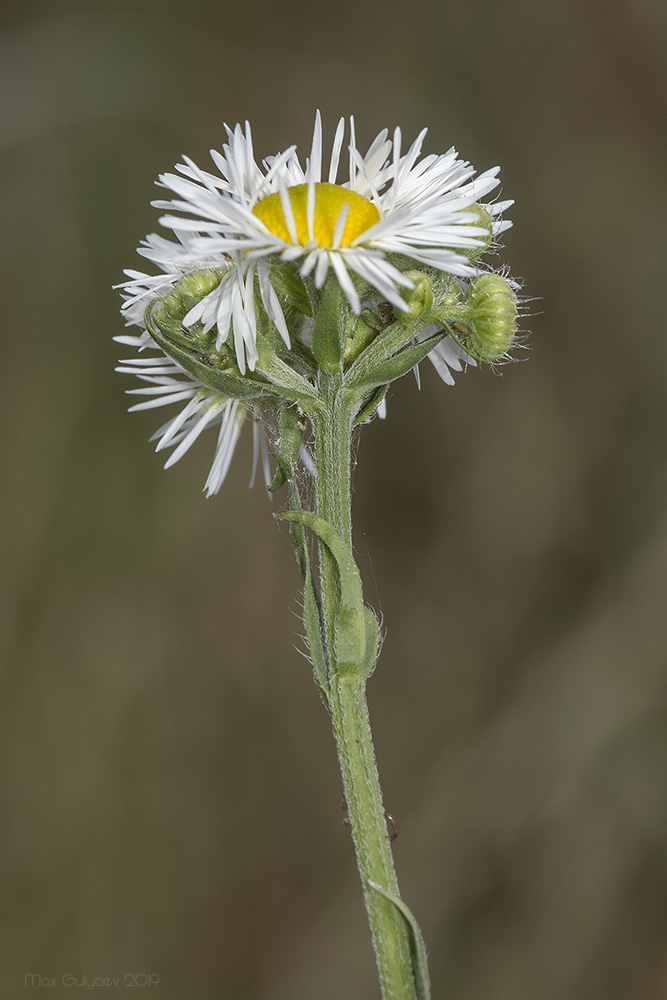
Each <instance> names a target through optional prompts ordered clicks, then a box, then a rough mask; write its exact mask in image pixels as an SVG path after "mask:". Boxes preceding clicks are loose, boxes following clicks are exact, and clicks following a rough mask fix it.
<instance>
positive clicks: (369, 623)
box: [362, 607, 380, 681]
mask: <svg viewBox="0 0 667 1000" xmlns="http://www.w3.org/2000/svg"><path fill="white" fill-rule="evenodd" d="M364 630H365V635H366V643H365V649H364V662H363V669H362V679H363V680H364V681H367V680H368V678H369V677H370V676H371V674H372V673H373V671H374V670H375V664H376V663H377V658H378V653H379V652H380V625H379V622H378V620H377V618H376V617H375V615H374V614H373V612H372V611H371V609H370V608H368V607H364Z"/></svg>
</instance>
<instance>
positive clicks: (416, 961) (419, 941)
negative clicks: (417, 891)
mask: <svg viewBox="0 0 667 1000" xmlns="http://www.w3.org/2000/svg"><path fill="white" fill-rule="evenodd" d="M368 884H369V886H370V887H371V889H374V890H375V892H379V893H380V895H381V896H384V898H385V899H388V900H389V902H390V903H393V904H394V906H395V907H396V909H397V910H398V912H399V913H400V915H401V916H402V917H403V920H404V921H405V923H406V925H407V928H408V937H409V941H410V957H411V959H412V975H413V976H414V980H415V991H416V994H417V1000H431V982H430V979H429V975H428V961H427V957H426V945H425V944H424V938H423V937H422V932H421V931H420V929H419V924H418V923H417V921H416V920H415V918H414V916H413V915H412V913H411V912H410V910H409V909H408V908H407V906H406V905H405V903H404V902H403V900H402V899H399V897H398V896H395V895H394V893H393V892H390V891H389V890H388V889H385V888H383V887H382V886H381V885H378V883H377V882H372V881H371V880H370V879H369V880H368Z"/></svg>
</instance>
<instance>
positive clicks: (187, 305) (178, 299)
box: [164, 267, 224, 320]
mask: <svg viewBox="0 0 667 1000" xmlns="http://www.w3.org/2000/svg"><path fill="white" fill-rule="evenodd" d="M223 274H224V271H222V270H221V269H220V268H217V267H210V268H207V269H206V270H202V271H190V272H189V273H188V274H184V275H183V277H182V278H181V279H180V280H179V281H177V282H176V284H175V285H174V287H173V288H172V289H171V291H170V292H169V294H168V295H167V296H166V297H165V300H164V308H165V311H166V312H167V314H168V315H169V316H170V317H171V318H172V319H176V320H182V319H183V318H184V317H185V316H186V315H187V314H188V313H189V312H190V310H191V309H192V308H193V307H194V306H196V305H197V303H198V302H201V300H202V299H203V298H205V296H207V295H208V294H209V292H212V291H213V289H214V288H217V287H218V285H219V284H220V281H221V279H222V276H223Z"/></svg>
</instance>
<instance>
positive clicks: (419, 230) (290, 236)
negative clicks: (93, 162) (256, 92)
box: [124, 112, 512, 372]
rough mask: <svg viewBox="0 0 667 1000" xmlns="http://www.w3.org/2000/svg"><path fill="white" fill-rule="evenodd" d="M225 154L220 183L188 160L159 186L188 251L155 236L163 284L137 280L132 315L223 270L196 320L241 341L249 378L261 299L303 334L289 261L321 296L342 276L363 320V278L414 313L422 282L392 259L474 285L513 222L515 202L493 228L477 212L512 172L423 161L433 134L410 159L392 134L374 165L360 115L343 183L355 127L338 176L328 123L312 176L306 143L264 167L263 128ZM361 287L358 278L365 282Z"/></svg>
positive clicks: (217, 160) (316, 147) (131, 288)
mask: <svg viewBox="0 0 667 1000" xmlns="http://www.w3.org/2000/svg"><path fill="white" fill-rule="evenodd" d="M225 127H226V130H227V142H226V143H224V144H223V147H222V151H221V152H220V151H218V150H215V149H213V150H211V157H212V160H213V164H214V166H215V168H216V170H217V172H216V173H213V172H210V171H205V170H202V169H200V168H199V167H198V166H197V165H196V164H195V163H194V162H193V161H192V160H191V159H190V158H189V157H185V156H184V157H183V162H182V163H179V164H177V166H176V171H177V173H168V174H162V175H161V176H160V178H159V184H160V185H161V186H162V187H163V188H164V189H166V190H167V191H169V192H171V193H172V194H173V195H174V196H175V197H174V198H172V199H170V200H158V201H155V202H153V204H154V206H155V207H156V208H159V209H162V210H164V211H166V212H167V213H168V214H166V215H164V216H163V217H162V218H161V219H160V222H161V224H162V225H163V226H164V227H166V228H167V229H170V230H171V231H172V232H173V233H174V236H175V237H176V240H175V241H168V240H165V239H163V238H161V237H158V236H155V235H152V236H149V237H148V239H147V240H146V241H145V243H144V244H143V245H142V246H141V247H140V248H139V253H140V254H141V255H142V256H144V257H146V258H147V259H148V260H150V261H152V262H153V263H154V264H156V265H157V266H158V267H159V268H160V269H161V271H162V274H161V275H159V276H157V277H155V278H151V277H150V276H148V275H145V274H143V273H142V272H137V271H131V272H126V273H127V277H128V279H129V280H128V281H127V282H125V285H124V287H125V289H126V292H127V300H126V304H125V307H124V308H125V311H126V313H127V315H128V319H129V321H130V322H132V317H133V315H134V311H135V310H136V308H137V307H138V306H139V305H140V304H141V303H142V302H144V303H145V301H146V299H147V294H150V291H149V290H148V289H149V287H150V284H151V281H152V282H153V286H154V288H160V287H163V286H164V285H165V284H168V283H169V282H173V281H175V280H178V277H179V276H180V275H181V274H183V273H186V272H188V271H191V270H196V269H198V268H205V267H210V266H211V265H212V264H214V265H215V266H218V267H220V266H222V267H225V268H226V274H225V275H224V277H223V278H222V280H221V281H220V284H219V285H218V286H217V288H215V289H214V290H213V291H211V292H210V294H209V295H207V296H206V297H205V298H203V299H202V300H201V301H200V302H198V303H197V304H196V305H195V306H194V307H193V308H192V310H191V311H190V312H189V313H188V315H187V316H186V317H185V319H184V323H185V325H186V326H188V325H191V324H194V323H197V322H201V323H202V324H203V327H204V331H208V330H211V329H214V328H215V330H216V338H217V344H218V346H219V345H220V344H222V343H223V342H226V341H230V342H231V343H232V344H233V346H234V351H235V354H236V358H237V360H238V365H239V369H240V371H241V372H244V371H245V370H246V367H247V368H249V369H251V370H253V369H254V368H255V366H256V363H257V346H256V342H257V323H256V298H259V299H260V301H261V305H262V306H263V308H264V310H265V311H266V314H267V315H268V316H269V318H270V319H271V321H272V322H273V323H274V324H275V326H276V328H277V330H278V332H279V334H280V336H281V337H282V338H283V340H284V342H285V344H286V345H287V346H289V344H290V332H289V329H288V325H287V322H286V318H285V314H284V310H283V307H282V305H281V302H280V299H279V297H278V294H277V292H276V288H275V287H274V282H273V280H272V266H273V265H274V264H275V263H276V262H279V261H281V262H297V263H298V268H299V273H300V275H301V276H302V277H304V278H306V277H308V276H309V275H312V276H313V280H314V284H315V286H316V288H322V286H323V285H324V282H325V281H326V278H327V275H328V274H329V272H330V271H333V272H334V274H335V275H336V278H337V279H338V281H339V282H340V285H341V287H342V288H343V290H344V291H345V294H346V297H347V299H348V301H349V303H350V306H351V308H352V310H353V311H354V312H355V313H356V314H357V315H358V314H359V313H360V311H361V308H362V297H361V293H360V291H359V288H358V285H359V279H360V281H361V282H362V283H364V284H365V285H367V286H368V287H369V288H370V289H371V290H372V291H373V292H374V293H375V294H376V295H377V296H379V297H380V298H382V299H384V300H385V301H387V302H389V303H391V304H392V305H393V306H394V307H396V308H397V309H399V310H401V309H405V300H404V298H403V297H402V295H401V292H400V289H401V288H405V287H408V288H409V287H410V285H411V283H410V281H409V279H407V278H406V277H405V275H404V274H403V272H402V271H401V270H400V269H399V268H398V267H397V266H396V265H395V263H393V262H392V260H391V259H390V258H391V257H392V255H396V254H400V255H404V256H406V257H409V258H410V259H411V260H412V261H413V262H416V263H417V264H421V265H424V266H427V267H431V268H435V269H437V270H440V271H445V272H447V273H449V274H452V275H456V276H460V277H466V276H472V275H474V274H475V273H476V268H475V266H474V264H473V263H472V262H471V260H470V256H471V254H474V253H475V251H476V250H478V249H479V248H480V247H481V248H484V247H485V246H487V245H488V243H489V241H490V239H491V238H492V237H495V236H497V235H499V234H500V233H501V232H502V231H503V230H504V229H506V228H507V226H508V225H509V223H507V222H503V221H501V220H500V213H501V212H502V211H503V210H504V209H506V208H507V207H508V206H509V205H511V204H512V202H507V201H506V202H496V203H494V204H490V205H486V206H484V207H485V211H486V213H488V217H489V219H490V220H491V222H490V228H491V232H489V229H488V228H487V227H486V226H484V225H482V224H481V220H480V217H479V216H476V215H474V214H471V212H470V208H471V206H473V205H475V204H478V203H481V201H482V199H483V198H485V197H486V196H487V195H488V194H489V193H490V192H491V191H492V190H493V189H494V188H495V187H496V186H497V185H498V183H499V182H498V177H497V175H498V172H499V168H498V167H494V168H493V169H491V170H487V171H485V172H484V173H482V174H480V175H479V176H477V177H475V171H474V169H473V167H472V166H471V165H470V164H469V163H468V162H466V161H465V160H461V159H459V157H458V154H457V152H456V150H455V149H453V148H452V149H450V150H448V152H446V153H444V154H441V155H435V154H431V155H428V156H424V157H422V156H421V150H422V145H423V142H424V138H425V136H426V129H424V130H423V131H422V132H420V134H419V135H418V136H417V138H416V139H415V141H414V142H413V143H412V144H411V145H410V146H409V147H408V148H407V149H406V150H405V151H404V150H403V139H402V134H401V130H400V129H399V128H396V129H395V130H394V132H393V135H392V136H391V138H390V137H389V133H388V130H387V129H384V130H383V131H381V132H380V133H379V134H378V135H377V136H376V138H375V139H374V140H373V142H372V143H371V145H370V147H369V148H368V150H367V152H366V153H365V154H363V155H362V153H361V152H360V151H359V149H358V147H357V143H356V136H355V126H354V119H353V118H350V121H349V134H348V144H347V155H346V157H345V160H346V164H347V176H346V178H345V179H342V180H341V179H339V174H340V173H341V169H342V162H341V161H342V159H343V157H342V153H343V145H344V139H345V133H346V131H347V129H346V123H345V121H344V119H341V120H340V121H339V123H338V127H337V129H336V132H335V135H334V139H333V143H332V147H331V152H330V155H329V164H328V169H325V167H324V165H323V138H322V124H321V118H320V115H319V112H318V114H317V115H316V119H315V128H314V131H313V138H312V143H311V148H310V155H309V156H308V157H307V159H306V162H305V165H304V166H302V164H301V162H300V160H299V157H298V155H297V152H296V149H295V147H293V146H291V147H289V148H288V149H287V150H285V151H284V152H282V153H280V154H278V155H276V156H272V157H268V158H266V159H265V160H263V161H262V164H261V166H260V165H258V163H257V162H256V159H255V155H254V151H253V142H252V134H251V130H250V126H249V125H248V123H246V126H245V129H242V128H241V126H240V125H237V126H236V127H235V128H234V129H230V128H229V127H227V126H225ZM355 279H358V280H355Z"/></svg>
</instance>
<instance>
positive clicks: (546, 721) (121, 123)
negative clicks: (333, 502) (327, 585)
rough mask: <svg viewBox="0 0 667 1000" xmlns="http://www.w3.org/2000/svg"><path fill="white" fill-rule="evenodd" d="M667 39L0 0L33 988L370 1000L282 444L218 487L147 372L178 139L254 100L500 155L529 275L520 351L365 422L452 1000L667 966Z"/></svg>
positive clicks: (403, 801) (394, 756) (381, 600)
mask: <svg viewBox="0 0 667 1000" xmlns="http://www.w3.org/2000/svg"><path fill="white" fill-rule="evenodd" d="M666 29H667V8H666V7H665V5H664V2H662V0H608V2H606V3H605V2H603V0H590V2H587V3H584V4H580V3H577V2H576V0H561V2H560V3H551V4H538V3H529V2H526V0H493V2H491V0H471V2H470V3H453V2H452V0H444V2H442V0H415V2H412V3H409V4H405V3H403V2H398V0H368V2H363V0H362V2H355V3H352V2H349V0H338V2H337V3H336V4H332V5H328V4H313V3H306V2H304V0H294V2H287V3H284V4H269V3H261V2H258V0H245V2H236V3H230V2H225V0H218V2H217V3H213V2H211V0H190V2H189V3H185V2H181V0H160V2H158V0H55V2H53V0H24V2H23V3H21V4H16V5H11V4H9V5H5V8H4V13H3V14H2V34H1V36H0V81H1V84H2V86H1V88H0V92H1V95H2V96H1V97H0V145H1V146H2V184H1V187H0V191H1V202H2V206H1V215H2V226H1V232H2V241H1V244H0V246H1V251H0V252H1V254H2V274H3V288H2V297H1V302H2V310H3V312H4V321H3V331H2V352H3V353H2V366H1V372H0V377H1V379H2V387H1V389H0V408H1V410H2V420H3V433H2V438H1V444H2V452H3V454H2V458H1V459H0V468H1V469H2V472H3V473H4V477H3V478H4V489H3V494H2V495H3V511H2V519H1V526H2V553H1V563H2V566H3V571H4V572H3V592H2V600H1V602H0V607H1V616H2V629H1V633H2V638H1V648H2V661H3V668H2V673H1V675H0V678H1V683H2V695H3V697H2V708H1V723H2V724H1V726H0V734H1V735H0V739H1V741H2V757H1V763H0V774H1V776H2V787H3V792H2V794H3V810H2V832H1V834H0V837H1V841H2V847H3V860H2V869H1V870H2V886H1V888H0V898H1V899H2V910H3V919H2V926H3V932H2V938H1V943H0V995H1V996H2V997H3V998H4V997H7V998H8V1000H14V998H22V997H24V996H32V995H35V996H39V997H42V996H43V997H48V998H51V997H56V996H62V997H73V996H80V995H89V994H88V993H86V992H85V990H86V986H85V984H84V985H79V986H74V985H65V983H64V982H63V976H66V975H72V976H74V977H77V979H78V980H79V982H81V981H82V980H83V978H84V977H87V980H88V981H93V980H95V979H97V978H100V977H102V978H104V977H116V978H118V979H119V984H118V985H117V986H113V985H110V986H106V987H100V988H99V989H98V990H97V992H94V991H91V992H93V995H94V996H97V995H102V996H105V997H108V996H118V997H126V996H130V995H133V992H132V990H134V993H137V992H139V993H140V994H141V995H142V996H153V997H157V998H159V1000H214V998H215V1000H217V998H221V997H225V998H234V1000H338V998H345V1000H374V998H376V997H377V986H376V979H375V970H374V966H373V956H372V951H371V948H370V943H369V940H368V932H367V928H366V923H365V915H364V912H363V908H362V903H361V895H360V892H359V888H358V885H357V881H356V872H355V870H354V864H353V853H352V848H351V845H350V842H349V834H348V831H347V829H346V827H345V826H344V825H343V823H342V818H343V817H342V812H341V808H340V798H341V792H340V782H339V777H338V772H337V764H336V759H335V753H334V749H333V745H332V740H331V733H330V726H329V722H328V719H327V716H326V713H325V712H324V710H323V708H322V706H321V704H320V702H319V698H318V695H317V691H316V688H315V685H314V684H313V682H312V679H311V676H310V668H309V666H308V664H307V663H306V662H305V660H303V659H302V657H300V656H299V653H298V652H297V651H296V649H295V648H294V646H295V645H296V646H297V647H299V646H300V640H299V639H298V636H297V633H298V632H299V628H300V625H299V621H298V614H299V606H298V588H299V578H298V572H297V568H296V565H295V562H294V557H293V555H292V551H291V546H290V542H289V532H288V529H287V527H286V526H285V525H278V524H277V523H276V522H275V521H274V519H273V517H272V514H273V513H274V512H278V511H280V509H281V506H282V504H283V502H284V501H283V500H282V498H281V495H280V494H277V495H276V496H275V497H274V498H273V499H272V500H268V499H267V497H266V495H265V491H264V490H263V488H262V487H255V489H254V490H252V491H250V492H249V491H248V489H247V481H248V477H249V471H250V468H249V467H250V455H251V443H250V440H249V437H248V439H244V441H243V443H242V445H241V447H240V448H239V450H238V453H237V455H236V457H235V460H234V463H233V467H232V471H231V473H230V476H229V479H228V481H227V483H226V484H225V486H224V488H223V490H222V492H221V493H220V494H219V496H217V497H215V498H214V499H212V500H208V501H205V500H204V499H203V496H202V494H201V493H200V490H201V488H202V486H203V484H204V480H205V478H206V472H207V469H208V463H209V462H210V460H211V457H212V452H213V440H212V439H211V437H210V435H204V437H203V438H202V440H201V441H200V442H199V444H198V447H197V448H196V449H194V450H193V452H192V453H189V454H188V455H187V456H186V457H185V458H184V459H183V460H182V461H181V462H179V463H178V465H177V466H175V467H174V468H173V469H171V470H169V471H168V472H163V471H162V468H161V466H162V460H161V456H156V455H155V454H154V453H153V449H152V446H151V445H150V444H149V443H148V438H149V437H150V435H151V434H152V433H153V431H154V430H155V429H156V427H157V426H158V424H159V423H160V422H161V419H164V418H163V417H161V415H160V413H159V412H158V413H155V412H151V411H149V412H148V413H139V414H131V415H127V414H126V412H125V409H126V405H127V403H128V397H125V396H124V395H123V390H124V389H126V388H130V387H131V384H132V382H131V380H130V379H128V378H127V377H125V376H120V375H115V374H114V373H113V366H114V363H115V361H116V358H117V357H119V356H120V357H123V356H126V355H124V353H123V351H124V349H123V348H118V346H117V345H114V344H113V343H112V341H111V338H112V336H113V335H114V334H118V333H121V332H122V321H121V319H120V317H119V314H118V296H117V293H116V292H114V291H113V290H112V288H111V286H112V284H114V283H116V282H118V281H120V280H121V279H122V273H121V272H122V269H123V268H124V267H140V266H141V264H140V261H139V258H137V257H136V255H135V247H136V245H137V243H138V241H139V239H140V238H142V237H143V236H144V235H145V234H146V233H147V232H150V231H153V230H154V229H155V228H156V226H157V217H158V212H156V211H155V210H154V209H152V208H151V207H150V205H149V202H150V200H151V198H154V197H156V194H155V188H154V187H153V181H154V179H155V178H156V176H157V174H158V172H161V171H163V170H169V169H171V168H172V166H173V164H174V163H175V162H176V161H177V160H178V159H179V158H180V156H181V154H182V153H187V154H188V155H190V156H192V157H193V158H194V159H195V160H196V161H197V162H198V163H200V165H203V166H206V163H207V159H208V152H207V151H208V148H209V147H210V146H219V144H220V143H221V141H222V138H223V132H222V122H223V121H227V122H228V123H230V124H234V123H235V122H236V121H239V120H240V121H243V120H245V119H246V118H248V119H249V120H250V121H251V123H252V126H253V131H254V136H255V143H256V151H257V153H258V154H259V155H260V156H263V155H267V154H269V153H273V152H275V151H277V150H279V149H281V148H284V147H285V146H286V145H288V144H290V143H292V142H298V143H299V146H300V148H301V150H302V151H303V150H304V149H305V148H307V145H308V142H309V139H310V134H311V130H312V121H313V115H314V110H315V108H316V107H318V106H319V107H320V108H321V109H322V112H323V115H324V121H325V128H326V129H327V130H328V131H327V134H328V136H329V137H330V138H331V137H332V135H333V129H334V128H335V124H336V121H337V119H338V116H339V115H341V114H345V115H347V114H350V113H354V115H355V116H356V120H357V127H358V133H359V135H360V140H361V143H362V144H363V143H364V142H368V141H370V140H371V139H372V138H373V137H374V136H375V134H376V133H377V132H378V131H379V129H380V128H381V127H383V126H385V125H386V126H388V127H390V128H392V127H393V126H394V125H395V124H400V125H401V127H402V128H403V131H404V135H405V136H406V138H407V139H410V138H412V137H413V136H414V135H416V133H417V132H418V131H419V129H420V128H421V127H422V126H423V125H428V126H429V127H430V132H429V136H428V139H427V143H426V150H427V152H441V151H444V150H446V149H447V148H448V147H449V146H450V145H452V144H454V145H456V146H457V148H458V149H459V151H460V153H461V154H462V155H463V156H464V157H465V158H467V159H470V160H472V162H473V163H474V164H475V165H476V167H477V168H478V169H479V170H482V169H485V168H486V167H489V166H492V165H494V164H495V163H500V164H501V165H502V175H501V176H502V179H503V197H514V198H516V202H517V203H516V206H515V207H514V208H512V209H511V211H510V216H511V218H512V219H513V220H514V223H515V228H514V229H513V230H511V231H510V232H509V233H507V234H506V236H505V244H506V250H505V251H504V259H505V260H506V261H507V262H508V264H509V265H510V267H511V271H512V273H513V274H514V275H516V276H519V277H521V278H522V279H523V280H524V282H525V287H524V293H525V294H526V295H527V296H534V297H535V298H534V299H533V300H532V301H530V302H529V303H527V305H526V308H527V310H528V311H529V312H531V313H532V315H531V316H526V317H524V320H523V325H524V328H525V329H526V330H530V331H531V332H532V335H531V337H530V339H529V341H528V343H527V348H528V349H527V350H524V351H520V352H519V353H518V355H517V356H518V358H519V359H520V361H521V363H518V364H514V365H508V366H506V367H504V368H502V369H500V370H499V371H498V372H497V373H495V374H494V373H493V372H491V371H490V370H487V371H485V372H475V371H470V372H468V374H466V375H465V376H462V377H460V378H459V379H458V380H457V385H456V387H454V388H449V387H447V386H444V385H443V384H442V383H440V381H439V379H438V378H437V376H436V374H435V372H433V371H432V370H431V369H430V368H429V367H428V366H427V365H425V366H423V387H422V389H421V392H419V391H417V387H416V385H415V384H414V381H413V380H412V379H411V378H406V379H404V380H403V381H402V382H401V384H400V385H399V386H397V387H395V388H394V389H393V390H392V392H391V395H390V399H389V416H388V419H387V420H386V422H381V421H375V422H374V423H373V424H372V425H371V426H370V427H367V428H366V429H365V430H364V433H363V437H362V438H361V441H360V444H359V450H358V468H357V471H356V498H355V503H356V508H355V524H356V547H357V553H358V560H359V564H360V567H361V570H362V575H363V577H364V580H365V587H366V597H367V600H368V601H369V603H371V604H372V605H373V606H374V607H375V608H376V609H377V610H378V611H379V612H380V613H381V615H382V616H383V618H384V621H385V626H386V632H387V634H386V641H385V644H384V650H383V655H382V658H381V661H380V666H379V668H378V670H377V672H376V674H375V675H374V677H373V678H372V680H371V682H370V690H369V697H370V707H371V715H372V719H373V722H374V729H375V733H376V740H377V752H378V762H379V767H380V774H381V778H382V782H383V787H384V792H385V798H386V805H387V808H388V810H389V811H390V813H391V814H392V816H393V817H394V819H395V821H396V823H397V824H398V827H399V829H400V836H399V838H398V840H397V841H396V842H395V851H396V860H397V867H398V871H399V877H400V880H401V888H402V891H403V894H404V897H405V899H406V901H407V902H408V904H409V906H410V907H411V908H412V909H413V911H414V912H415V914H416V915H417V917H418V919H419V921H420V924H421V926H422V929H423V931H424V935H425V938H426V941H427V943H428V945H429V951H430V963H431V971H432V978H433V981H434V996H435V997H436V998H439V1000H440V998H442V1000H444V998H447V1000H603V998H604V1000H664V997H665V996H667V958H666V955H667V909H666V908H665V905H664V900H665V892H666V890H667V855H666V852H665V848H666V846H667V798H666V793H665V775H666V773H667V732H666V728H665V721H666V716H667V703H666V692H667V629H666V620H667V614H666V598H667V450H666V446H667V397H666V394H665V371H666V370H667V366H666V362H667V338H666V337H665V318H664V303H665V294H664V289H665V272H666V265H667V259H666V258H667V198H666V197H665V178H666V176H667V172H666V169H665V166H666V159H667V157H666V152H667V149H666V142H665V129H664V123H665V120H666V118H667V62H666V60H665V45H664V37H665V30H666ZM32 975H34V976H41V977H43V979H45V980H49V982H50V981H51V980H52V979H53V980H54V981H55V985H53V984H52V985H48V984H43V985H41V986H38V985H35V984H36V983H37V979H34V980H32V979H30V978H28V980H26V976H28V977H30V976H32ZM142 976H153V977H156V976H157V977H159V983H157V984H155V978H153V980H152V981H151V983H152V984H153V985H145V986H144V985H142V984H143V982H144V980H143V979H141V978H140V977H142ZM128 977H129V978H128ZM131 977H137V978H136V980H135V983H134V986H132V984H131V982H130V980H131ZM68 982H69V981H68Z"/></svg>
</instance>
